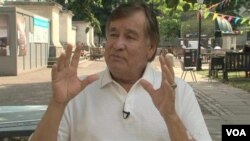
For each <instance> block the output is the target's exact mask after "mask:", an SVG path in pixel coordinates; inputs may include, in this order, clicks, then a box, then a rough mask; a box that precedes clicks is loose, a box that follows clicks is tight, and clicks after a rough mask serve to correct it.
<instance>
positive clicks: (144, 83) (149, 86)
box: [140, 79, 155, 96]
mask: <svg viewBox="0 0 250 141" xmlns="http://www.w3.org/2000/svg"><path fill="white" fill-rule="evenodd" d="M140 84H141V85H142V87H143V88H144V89H145V90H146V91H147V92H148V93H149V94H150V96H152V95H153V94H154V93H155V89H154V88H153V85H152V84H151V83H149V82H148V81H147V80H144V79H142V80H141V81H140Z"/></svg>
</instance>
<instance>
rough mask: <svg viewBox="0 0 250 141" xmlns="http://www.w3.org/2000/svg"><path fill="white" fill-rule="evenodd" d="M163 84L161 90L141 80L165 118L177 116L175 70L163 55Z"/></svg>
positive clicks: (160, 58) (161, 58) (161, 61)
mask: <svg viewBox="0 0 250 141" xmlns="http://www.w3.org/2000/svg"><path fill="white" fill-rule="evenodd" d="M159 60H160V64H161V70H162V82H161V86H160V88H159V89H154V88H153V86H152V84H150V83H149V82H148V81H146V80H141V85H142V86H143V88H144V89H145V90H146V91H147V92H148V93H149V94H150V96H151V98H152V100H153V102H154V105H155V106H156V108H157V109H158V110H159V112H160V113H161V115H162V116H163V117H169V116H171V115H176V111H175V90H174V89H175V87H176V84H175V81H174V78H175V76H174V70H173V66H172V65H171V62H170V61H169V60H168V59H167V58H166V57H165V56H163V55H160V57H159Z"/></svg>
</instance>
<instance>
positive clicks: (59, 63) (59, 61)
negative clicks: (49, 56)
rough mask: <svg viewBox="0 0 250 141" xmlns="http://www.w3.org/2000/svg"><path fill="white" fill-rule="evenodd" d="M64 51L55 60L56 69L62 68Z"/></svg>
mask: <svg viewBox="0 0 250 141" xmlns="http://www.w3.org/2000/svg"><path fill="white" fill-rule="evenodd" d="M65 58H66V56H65V53H62V54H61V55H60V56H59V58H58V60H57V71H62V70H63V69H64V62H65Z"/></svg>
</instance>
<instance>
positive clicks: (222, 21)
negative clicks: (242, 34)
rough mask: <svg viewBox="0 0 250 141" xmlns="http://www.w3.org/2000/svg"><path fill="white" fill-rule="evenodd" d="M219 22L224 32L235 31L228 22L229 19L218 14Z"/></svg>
mask: <svg viewBox="0 0 250 141" xmlns="http://www.w3.org/2000/svg"><path fill="white" fill-rule="evenodd" d="M217 23H218V25H219V28H220V30H221V32H222V33H233V29H232V26H231V24H230V23H229V22H228V20H226V19H224V18H221V17H219V16H218V17H217Z"/></svg>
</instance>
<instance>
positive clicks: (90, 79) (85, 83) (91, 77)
mask: <svg viewBox="0 0 250 141" xmlns="http://www.w3.org/2000/svg"><path fill="white" fill-rule="evenodd" d="M98 79H99V76H98V75H97V74H93V75H89V76H87V77H86V78H85V79H83V80H82V81H81V87H82V89H84V88H85V87H86V86H88V85H89V84H91V83H92V82H94V81H96V80H98Z"/></svg>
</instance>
